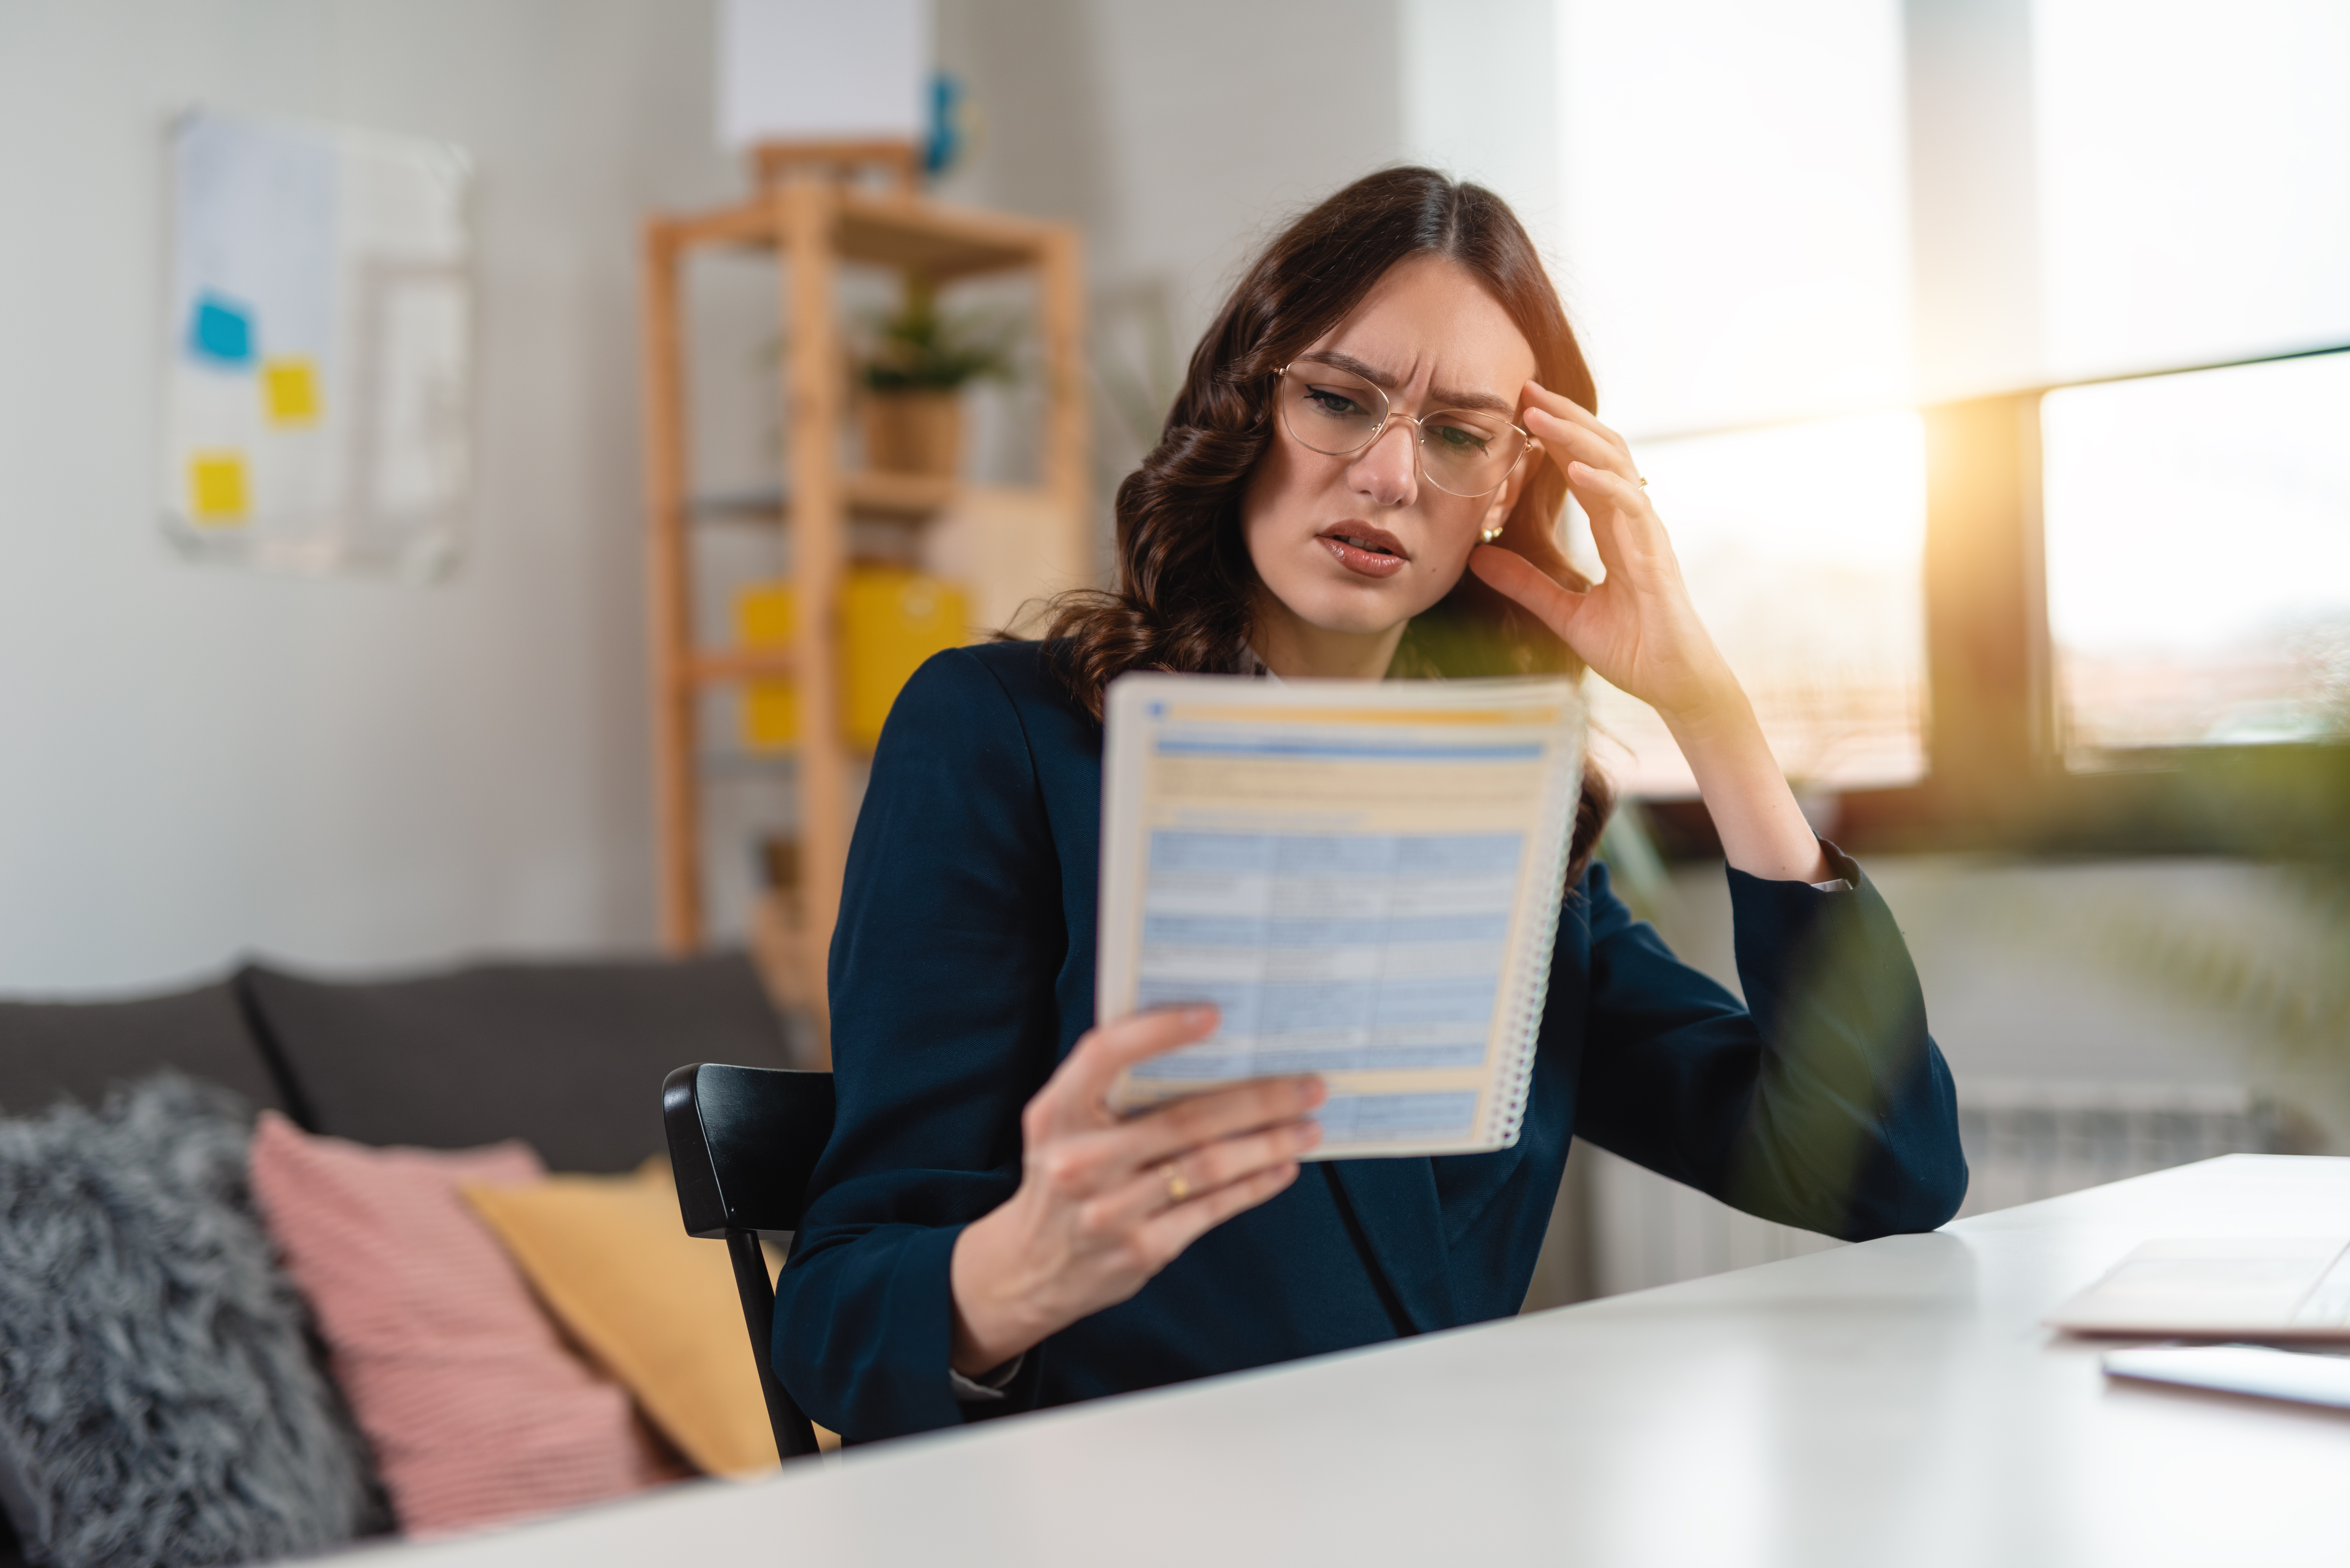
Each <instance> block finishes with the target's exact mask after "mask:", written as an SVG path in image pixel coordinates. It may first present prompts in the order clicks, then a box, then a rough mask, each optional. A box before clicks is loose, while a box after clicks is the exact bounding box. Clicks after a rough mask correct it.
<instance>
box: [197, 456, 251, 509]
mask: <svg viewBox="0 0 2350 1568" xmlns="http://www.w3.org/2000/svg"><path fill="white" fill-rule="evenodd" d="M188 496H189V505H188V511H189V514H190V515H192V517H193V518H194V519H195V521H196V524H197V525H198V526H200V527H206V528H237V527H242V526H243V525H244V516H245V511H246V507H247V502H246V500H245V484H244V453H242V452H193V453H191V454H190V455H189V458H188Z"/></svg>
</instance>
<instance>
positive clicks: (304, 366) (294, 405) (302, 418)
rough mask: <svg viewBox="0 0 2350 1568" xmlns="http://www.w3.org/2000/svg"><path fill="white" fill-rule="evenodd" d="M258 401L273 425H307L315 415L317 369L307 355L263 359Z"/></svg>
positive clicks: (315, 418)
mask: <svg viewBox="0 0 2350 1568" xmlns="http://www.w3.org/2000/svg"><path fill="white" fill-rule="evenodd" d="M261 401H262V406H263V407H264V408H265V409H267V410H269V422H270V423H271V424H275V425H307V424H309V423H312V422H313V421H316V420H317V417H318V371H317V367H316V366H314V365H312V364H311V363H310V361H309V360H307V359H265V360H263V361H262V365H261Z"/></svg>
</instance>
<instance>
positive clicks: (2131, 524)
mask: <svg viewBox="0 0 2350 1568" xmlns="http://www.w3.org/2000/svg"><path fill="white" fill-rule="evenodd" d="M2041 429H2042V451H2043V457H2042V471H2043V476H2044V477H2043V494H2044V496H2045V506H2046V520H2045V523H2044V525H2043V526H2044V531H2045V537H2046V543H2047V562H2048V566H2047V574H2048V575H2047V581H2048V623H2049V637H2050V641H2051V643H2052V644H2053V646H2054V651H2055V662H2056V670H2055V675H2056V692H2057V708H2058V713H2059V720H2060V724H2061V727H2062V736H2063V741H2064V747H2065V751H2066V754H2067V760H2068V761H2069V762H2071V763H2073V764H2074V765H2075V766H2081V765H2096V764H2098V763H2102V762H2107V761H2111V760H2113V758H2114V755H2115V753H2122V752H2126V751H2128V750H2131V749H2134V748H2140V747H2155V746H2180V745H2199V744H2215V743H2236V744H2242V743H2251V742H2272V741H2309V740H2317V739H2322V738H2326V737H2328V736H2330V735H2334V734H2339V733H2340V732H2341V731H2342V725H2343V721H2344V719H2345V709H2344V703H2345V699H2350V436H2345V432H2350V354H2334V355H2328V356H2325V357H2324V358H2308V359H2288V360H2283V361H2280V362H2276V363H2272V364H2265V365H2251V366H2243V367H2239V368H2236V369H2225V370H2210V371H2204V372H2200V373H2197V374H2189V375H2178V376H2158V377H2151V378H2148V379H2143V380H2134V381H2122V382H2116V383H2113V384H2110V385H2106V386H2088V387H2075V388H2072V389H2066V390H2062V391H2055V392H2051V393H2049V394H2048V395H2047V396H2046V397H2044V398H2043V399H2042V400H2041Z"/></svg>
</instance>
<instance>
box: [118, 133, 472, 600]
mask: <svg viewBox="0 0 2350 1568" xmlns="http://www.w3.org/2000/svg"><path fill="white" fill-rule="evenodd" d="M472 178H473V164H472V160H471V159H470V158H469V157H468V156H467V155H466V153H465V152H464V151H463V150H462V149H460V148H456V147H452V146H450V145H448V144H446V143H442V142H436V141H426V140H416V139H412V138H403V137H391V136H382V135H377V134H373V133H370V132H364V131H356V130H338V129H328V128H323V127H313V126H307V125H301V124H296V123H292V122H286V121H277V120H262V119H244V118H238V117H234V116H228V115H222V114H217V113H213V112H209V111H202V110H199V111H194V112H191V113H189V114H186V115H183V116H182V117H181V118H180V119H178V120H176V121H175V122H174V123H173V125H172V130H171V145H170V180H169V189H170V201H171V211H170V214H169V232H170V234H171V263H170V265H171V283H170V288H169V291H168V295H167V298H166V305H165V312H164V344H163V348H164V366H165V369H164V376H163V386H164V410H163V421H162V432H163V452H162V469H163V472H162V495H163V506H162V514H163V527H164V531H165V533H166V535H168V536H169V537H170V538H171V539H172V542H173V543H174V544H175V545H179V546H180V547H181V548H182V550H183V551H185V552H186V553H188V554H190V555H192V556H198V557H200V558H205V559H213V560H223V561H232V562H239V563H243V564H246V565H250V566H259V567H263V568H265V569H270V570H276V571H286V572H297V573H307V574H322V573H330V572H343V571H359V572H374V573H385V572H389V573H394V574H398V575H400V576H409V577H416V578H429V577H432V576H438V575H439V574H441V573H442V572H445V571H446V570H448V569H449V568H450V566H452V565H453V564H454V562H455V561H456V559H457V556H458V551H459V547H460V545H461V542H462V540H463V531H464V522H465V518H466V514H467V511H468V508H469V503H470V498H471V491H472V473H473V461H472V430H471V422H472V365H473V348H472V338H473V286H472V277H471V262H472V239H471V234H470V230H469V226H468V223H467V216H466V213H467V197H468V192H469V188H470V185H471V182H472Z"/></svg>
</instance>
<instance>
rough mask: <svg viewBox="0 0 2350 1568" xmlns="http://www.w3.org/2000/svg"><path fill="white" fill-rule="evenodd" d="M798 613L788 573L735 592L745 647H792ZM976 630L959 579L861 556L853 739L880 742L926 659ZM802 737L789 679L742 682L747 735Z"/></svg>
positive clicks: (852, 624) (852, 662) (848, 703)
mask: <svg viewBox="0 0 2350 1568" xmlns="http://www.w3.org/2000/svg"><path fill="white" fill-rule="evenodd" d="M795 621H796V617H795V611H794V609H793V597H792V586H791V584H790V583H789V582H787V581H785V582H766V583H754V584H750V585H748V586H746V587H744V588H743V590H742V591H741V592H740V593H739V594H737V595H736V596H735V600H734V629H735V635H736V637H737V638H739V639H741V641H742V644H743V647H745V648H785V647H789V646H790V644H791V640H792V630H793V627H794V626H795ZM970 640H971V610H970V605H969V601H968V600H966V599H965V598H964V597H963V593H962V589H961V588H958V587H955V586H954V585H953V584H952V583H948V582H942V581H941V580H940V579H939V578H936V577H929V576H923V575H922V574H920V572H912V571H908V570H906V569H905V568H904V567H901V566H860V567H858V568H857V569H855V570H853V571H851V572H850V573H849V574H848V579H847V583H846V584H845V585H844V586H843V587H842V589H841V596H840V646H839V650H838V657H839V659H840V669H841V681H840V701H841V714H842V727H843V730H844V732H845V735H846V739H847V741H848V742H849V744H851V745H853V746H858V747H861V748H863V749H864V750H866V751H871V750H872V749H873V747H874V745H875V744H876V743H877V742H879V740H880V739H881V722H882V721H883V720H885V719H887V718H888V717H889V706H890V704H891V703H893V702H895V701H897V700H898V693H899V691H900V690H902V689H903V688H904V686H905V684H906V682H907V680H909V679H910V678H911V677H912V675H913V673H914V671H915V670H917V669H918V668H920V665H921V662H922V660H924V659H928V658H930V657H931V655H932V654H934V653H937V652H939V651H941V649H949V648H960V647H961V646H962V644H964V643H966V642H968V641H970ZM798 738H799V698H798V693H797V692H796V691H795V690H794V689H793V685H792V682H790V681H788V680H754V681H751V682H749V683H747V684H746V685H745V686H744V688H743V744H744V745H745V746H747V747H749V748H751V749H752V750H754V751H777V750H781V749H783V748H785V747H787V746H789V745H791V744H792V743H793V742H795V741H796V740H797V739H798Z"/></svg>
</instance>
